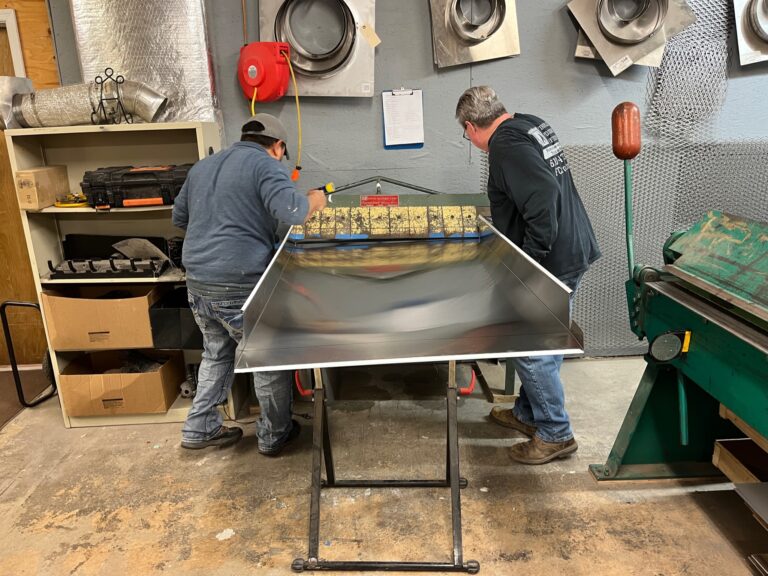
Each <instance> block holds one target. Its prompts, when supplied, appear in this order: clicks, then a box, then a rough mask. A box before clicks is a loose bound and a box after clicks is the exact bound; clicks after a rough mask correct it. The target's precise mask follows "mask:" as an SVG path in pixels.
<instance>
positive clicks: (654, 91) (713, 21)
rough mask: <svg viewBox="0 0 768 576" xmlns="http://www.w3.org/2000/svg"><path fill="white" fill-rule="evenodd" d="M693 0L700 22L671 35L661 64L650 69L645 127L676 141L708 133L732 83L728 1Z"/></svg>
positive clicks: (690, 2)
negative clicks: (730, 82)
mask: <svg viewBox="0 0 768 576" xmlns="http://www.w3.org/2000/svg"><path fill="white" fill-rule="evenodd" d="M689 5H690V7H691V9H692V10H693V12H694V14H696V22H695V23H694V24H693V25H691V26H690V27H688V28H686V29H685V30H683V31H682V32H680V33H679V34H678V35H677V36H675V37H673V38H670V39H669V40H668V42H667V47H666V48H665V50H664V58H663V60H662V62H661V66H660V67H659V68H657V69H655V70H651V71H650V73H649V75H648V112H647V114H646V117H645V123H644V128H645V131H646V132H647V133H648V134H649V135H653V136H656V137H659V138H664V139H667V140H670V141H673V142H679V141H681V140H687V139H692V138H695V137H697V136H698V137H699V138H702V137H705V136H706V134H707V133H708V132H709V129H710V126H711V125H710V123H709V122H708V121H709V120H711V119H712V118H713V117H715V116H716V115H717V113H718V112H719V111H720V109H721V107H722V105H723V102H724V100H725V94H726V91H727V88H728V78H727V71H728V33H729V30H730V28H731V26H732V20H731V17H730V12H729V11H730V6H729V3H728V2H725V1H724V0H689Z"/></svg>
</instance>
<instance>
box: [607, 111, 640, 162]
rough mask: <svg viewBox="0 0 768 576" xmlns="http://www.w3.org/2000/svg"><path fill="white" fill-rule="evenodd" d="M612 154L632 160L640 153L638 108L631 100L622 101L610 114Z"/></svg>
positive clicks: (621, 158) (622, 158)
mask: <svg viewBox="0 0 768 576" xmlns="http://www.w3.org/2000/svg"><path fill="white" fill-rule="evenodd" d="M611 129H612V132H613V154H614V155H615V156H616V158H619V159H620V160H632V159H633V158H634V157H635V156H637V155H638V154H640V147H641V142H640V109H639V108H638V107H637V105H636V104H634V103H632V102H622V103H621V104H619V105H618V106H616V108H614V109H613V114H612V115H611Z"/></svg>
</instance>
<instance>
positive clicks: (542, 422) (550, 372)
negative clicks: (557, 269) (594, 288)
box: [508, 272, 584, 442]
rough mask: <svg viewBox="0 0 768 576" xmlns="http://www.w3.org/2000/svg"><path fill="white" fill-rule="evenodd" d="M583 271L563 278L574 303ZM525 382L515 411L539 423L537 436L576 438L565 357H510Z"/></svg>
mask: <svg viewBox="0 0 768 576" xmlns="http://www.w3.org/2000/svg"><path fill="white" fill-rule="evenodd" d="M583 275H584V273H583V272H580V273H578V274H574V275H571V276H566V277H563V278H560V281H561V282H562V283H563V284H565V285H566V286H568V288H570V289H571V290H572V292H571V295H570V296H571V298H570V304H573V296H574V294H575V293H576V289H577V288H578V287H579V283H580V282H581V278H582V276H583ZM508 362H510V364H511V365H514V367H515V371H516V372H517V375H518V376H520V382H521V384H522V386H521V388H520V395H519V396H518V397H517V401H516V402H515V407H514V408H513V409H512V413H513V414H514V415H515V418H517V419H518V420H520V421H521V422H524V423H525V424H529V425H532V426H536V436H538V437H539V438H541V439H542V440H544V441H545V442H566V441H567V440H570V439H571V438H573V430H571V422H570V419H569V418H568V413H567V412H566V411H565V392H564V391H563V382H562V381H561V380H560V367H561V366H562V364H563V357H562V356H528V357H523V358H510V359H509V360H508Z"/></svg>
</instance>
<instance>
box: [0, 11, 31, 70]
mask: <svg viewBox="0 0 768 576" xmlns="http://www.w3.org/2000/svg"><path fill="white" fill-rule="evenodd" d="M0 28H5V29H6V30H7V31H8V43H9V44H10V45H11V60H12V61H13V73H14V75H15V76H17V77H20V78H26V76H27V71H26V69H25V68H24V54H23V53H22V51H21V38H20V37H19V25H18V23H17V22H16V10H13V9H12V8H7V9H3V10H0Z"/></svg>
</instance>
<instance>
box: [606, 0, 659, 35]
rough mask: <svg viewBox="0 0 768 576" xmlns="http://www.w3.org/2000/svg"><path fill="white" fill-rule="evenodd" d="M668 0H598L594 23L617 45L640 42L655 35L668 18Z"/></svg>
mask: <svg viewBox="0 0 768 576" xmlns="http://www.w3.org/2000/svg"><path fill="white" fill-rule="evenodd" d="M668 8H669V0H599V2H598V3H597V23H598V24H599V25H600V30H601V31H602V32H603V35H604V36H605V37H606V38H608V39H609V40H611V41H612V42H615V43H617V44H628V45H631V44H639V43H640V42H643V41H645V40H648V38H650V37H651V36H653V35H654V34H656V33H657V32H658V31H659V30H660V29H661V28H662V27H663V26H664V19H665V18H666V17H667V10H668Z"/></svg>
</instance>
